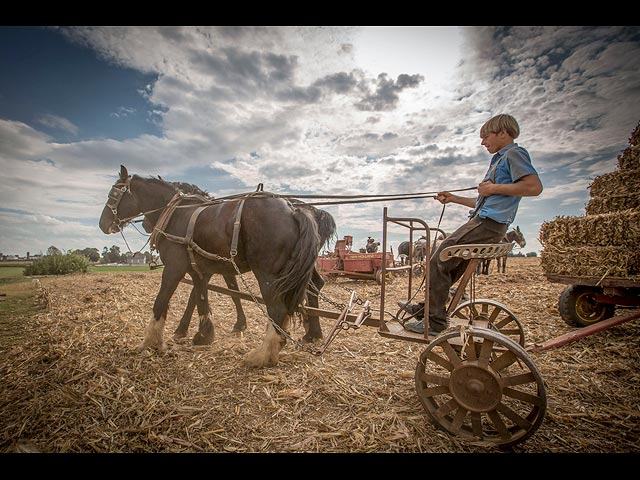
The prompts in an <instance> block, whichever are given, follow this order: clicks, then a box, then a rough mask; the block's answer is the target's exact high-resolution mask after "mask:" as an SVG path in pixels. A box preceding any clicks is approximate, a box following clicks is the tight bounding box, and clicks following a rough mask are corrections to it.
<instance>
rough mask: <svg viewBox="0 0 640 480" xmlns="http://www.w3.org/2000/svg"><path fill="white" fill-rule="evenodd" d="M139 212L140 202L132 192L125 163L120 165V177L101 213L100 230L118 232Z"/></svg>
mask: <svg viewBox="0 0 640 480" xmlns="http://www.w3.org/2000/svg"><path fill="white" fill-rule="evenodd" d="M139 213H140V209H139V208H138V202H136V200H135V198H134V197H133V195H132V194H131V175H129V172H128V171H127V169H126V167H125V166H124V165H120V178H118V180H117V181H116V183H114V184H113V186H112V187H111V190H109V196H108V199H107V203H106V204H105V206H104V208H103V209H102V215H100V222H99V226H100V230H102V231H103V232H104V233H117V232H119V231H120V230H122V227H123V226H124V224H126V223H127V222H128V221H129V220H130V219H131V218H133V217H135V216H137V215H138V214H139Z"/></svg>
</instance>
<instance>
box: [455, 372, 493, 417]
mask: <svg viewBox="0 0 640 480" xmlns="http://www.w3.org/2000/svg"><path fill="white" fill-rule="evenodd" d="M449 389H450V392H451V394H452V395H453V397H454V399H455V400H456V401H457V402H458V403H459V404H460V405H461V406H462V407H463V408H465V409H467V410H470V411H472V412H488V411H491V410H493V409H495V408H496V406H497V405H498V404H499V403H500V399H501V398H502V391H501V388H500V381H499V378H498V376H497V375H496V374H495V373H493V372H491V371H490V370H488V369H486V368H483V367H479V366H478V365H474V364H467V365H461V366H460V367H458V368H456V369H455V370H453V372H451V378H450V384H449Z"/></svg>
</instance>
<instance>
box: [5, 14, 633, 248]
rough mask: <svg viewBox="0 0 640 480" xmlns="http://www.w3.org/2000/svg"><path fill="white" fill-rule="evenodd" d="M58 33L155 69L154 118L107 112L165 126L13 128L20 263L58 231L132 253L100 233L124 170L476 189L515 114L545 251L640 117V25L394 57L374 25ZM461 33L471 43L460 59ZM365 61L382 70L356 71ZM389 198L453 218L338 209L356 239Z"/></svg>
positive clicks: (468, 34)
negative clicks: (113, 133)
mask: <svg viewBox="0 0 640 480" xmlns="http://www.w3.org/2000/svg"><path fill="white" fill-rule="evenodd" d="M57 31H59V32H60V33H61V34H62V35H64V37H65V38H66V39H68V40H69V41H71V42H73V44H74V45H77V46H79V48H82V49H83V51H84V52H86V51H89V52H91V53H92V54H95V55H97V56H98V57H99V58H101V59H102V60H103V61H104V62H108V63H109V64H111V65H114V68H120V67H125V68H129V69H133V70H135V71H137V72H144V73H147V74H152V76H153V78H154V79H155V80H154V81H149V82H145V83H144V85H138V86H137V87H136V88H138V89H139V90H138V92H139V94H140V95H141V97H142V98H144V99H146V100H147V101H148V105H149V109H148V111H147V112H142V111H141V110H135V109H133V108H132V107H131V106H129V105H123V104H122V103H116V104H113V105H111V106H110V109H109V110H108V112H111V118H112V119H116V120H119V121H121V122H125V121H128V120H130V119H132V118H139V119H141V121H148V122H151V123H153V124H154V125H157V126H158V127H159V132H160V133H159V134H158V135H150V134H143V135H136V136H134V137H133V138H128V139H126V140H115V139H113V138H102V137H92V139H91V140H82V141H69V140H68V139H65V140H61V138H58V137H56V136H55V135H56V133H55V132H56V131H60V132H65V133H68V134H72V135H77V134H79V133H81V132H82V130H83V124H81V123H77V124H74V123H73V122H71V121H69V120H67V119H66V118H65V116H61V115H58V114H57V112H51V111H37V112H34V116H33V118H34V120H33V123H29V122H26V123H25V121H17V120H15V119H12V118H0V168H2V171H3V181H2V182H3V183H2V189H1V191H0V204H1V205H2V208H0V214H2V217H3V218H2V219H0V220H4V221H5V222H6V223H5V224H6V225H12V227H11V228H9V227H7V229H3V230H2V235H1V236H0V249H1V250H2V251H3V253H7V252H9V253H23V252H22V251H23V250H24V249H25V246H26V245H27V243H25V242H26V240H25V239H29V240H28V245H29V246H28V248H29V249H31V250H32V251H36V250H38V249H40V250H46V248H47V247H48V246H49V245H50V244H51V243H54V240H53V239H54V238H58V237H57V235H60V238H62V239H64V243H65V244H66V245H63V244H62V243H63V241H62V240H61V242H60V243H61V244H60V245H58V246H59V247H61V248H85V247H88V246H90V247H96V248H99V249H101V247H102V246H104V245H106V244H108V245H112V244H118V245H120V246H121V248H124V247H125V246H124V244H122V243H119V242H121V240H120V239H119V238H116V237H106V236H104V235H102V234H101V233H100V232H98V231H97V227H96V224H97V218H98V216H99V215H100V212H101V210H102V207H103V205H104V202H105V200H106V194H107V192H108V190H109V187H110V186H111V184H112V183H113V182H114V181H115V177H116V174H117V172H118V169H119V165H120V164H124V165H126V166H127V167H128V168H129V171H130V172H131V173H138V174H141V175H162V176H163V178H167V179H169V180H175V181H178V180H179V181H186V182H189V183H195V184H197V185H198V186H200V187H201V188H203V189H206V190H209V191H213V192H215V193H216V194H217V195H223V194H227V193H239V192H241V191H250V190H253V189H254V188H255V186H256V185H257V184H258V183H263V184H264V185H265V188H266V189H268V190H270V191H274V192H280V193H293V192H298V193H299V192H303V193H318V194H356V193H367V194H374V193H402V192H425V191H438V190H445V189H446V190H456V189H465V188H471V187H474V186H476V185H477V183H478V181H479V179H480V178H481V177H482V175H483V173H484V172H485V170H486V168H487V163H488V161H489V158H490V155H488V154H487V152H486V150H485V149H484V148H482V147H481V146H480V139H479V133H478V132H479V128H480V126H481V125H482V124H483V122H485V121H486V120H487V119H488V118H490V117H491V116H492V115H494V114H497V113H502V112H509V113H513V114H514V115H515V116H516V117H517V118H518V120H519V122H520V126H521V131H522V134H521V138H519V139H518V140H517V141H518V142H520V143H521V144H522V145H523V146H524V147H525V148H527V149H528V151H529V152H530V153H531V155H532V158H533V161H534V165H535V166H536V168H537V169H538V171H539V172H540V175H541V178H542V180H543V184H544V186H545V190H544V192H543V194H542V195H541V196H540V197H538V198H535V199H524V200H523V201H522V204H521V209H520V211H519V214H518V219H517V221H518V222H519V224H520V225H521V228H523V229H524V230H525V235H526V236H527V237H528V246H527V249H529V248H531V250H536V249H538V248H539V244H538V243H537V241H536V240H535V237H537V228H538V227H539V225H540V223H542V221H543V220H544V219H552V218H553V217H554V216H555V215H557V214H571V215H575V214H581V213H583V212H584V204H585V203H586V201H587V200H588V195H589V192H588V189H587V186H588V184H589V183H590V182H591V181H592V180H593V178H594V177H595V176H597V175H601V174H603V173H606V172H608V171H611V170H613V169H614V168H615V158H616V156H617V154H618V153H619V152H620V150H622V149H623V148H624V147H625V146H626V143H627V139H628V136H629V134H630V132H631V130H632V129H633V128H634V127H635V126H636V125H637V123H638V120H640V118H639V116H638V112H639V111H640V33H639V32H638V29H637V28H635V27H499V28H498V27H467V28H462V29H460V30H454V29H449V30H446V31H444V30H442V31H437V29H434V30H428V32H427V33H428V34H429V35H425V34H424V33H425V32H424V29H411V30H407V31H401V32H400V33H402V34H403V35H405V36H406V43H404V44H403V46H402V48H396V49H395V50H392V51H391V54H390V55H391V56H392V57H393V58H392V60H394V62H393V63H392V62H391V61H389V63H388V64H387V65H384V64H383V63H382V62H383V60H385V56H388V55H389V53H388V52H386V51H383V50H382V47H380V48H379V49H378V50H376V49H373V48H370V49H369V54H370V55H371V56H370V57H366V56H365V55H363V50H364V48H363V45H362V44H361V43H359V42H360V41H362V40H361V39H362V38H363V37H362V35H361V34H362V32H363V31H365V30H364V29H362V28H355V27H354V28H345V27H327V28H324V27H323V28H320V27H202V28H201V27H63V28H60V29H58V30H57ZM366 32H367V35H368V37H367V38H374V37H375V35H382V36H384V38H383V37H381V38H380V43H379V45H381V46H385V45H388V44H389V42H388V39H389V38H390V37H388V36H389V35H391V34H392V33H393V32H391V31H390V30H389V29H368V30H366ZM418 34H420V35H421V36H416V37H415V39H416V40H415V41H412V40H413V37H411V36H412V35H418ZM438 35H442V39H443V40H442V41H441V43H442V44H441V45H438V42H437V41H435V40H434V39H436V38H437V37H438ZM459 35H462V36H463V38H464V42H460V44H461V45H462V46H461V48H460V51H459V52H454V51H453V50H451V45H452V44H453V40H455V39H456V38H458V36H459ZM431 37H433V38H431ZM403 38H404V37H403ZM427 40H428V41H430V42H431V44H429V45H426V44H425V43H424V42H426V41H427ZM421 42H422V43H421ZM427 47H429V48H427ZM438 47H440V48H438ZM445 47H447V48H446V52H447V55H446V56H445V57H446V58H444V59H439V58H438V57H437V55H436V53H437V52H438V51H439V50H442V49H443V48H445ZM425 52H429V53H428V54H426V53H425ZM409 54H412V55H414V57H412V58H418V59H423V60H424V63H421V64H420V65H421V67H420V68H418V67H416V65H417V62H411V61H408V62H406V63H405V64H404V65H402V67H401V68H403V69H404V70H403V71H401V72H394V73H389V72H393V71H394V70H393V68H391V67H394V68H395V69H396V70H397V69H398V68H399V67H397V65H398V60H400V59H402V57H403V56H404V55H409ZM362 58H373V59H374V60H375V61H376V63H373V61H372V63H363V62H362V61H360V62H358V61H356V60H357V59H362ZM454 59H455V61H453V60H454ZM390 60H391V59H390ZM424 65H426V67H425V66H424ZM434 79H438V82H436V81H435V80H434ZM1 93H2V92H0V94H1ZM44 127H47V129H46V132H47V133H48V135H45V134H44V133H43V132H41V131H40V130H39V129H40V128H44ZM119 138H120V137H119ZM465 194H468V195H469V196H473V195H475V192H474V191H469V192H466V193H465ZM385 205H386V206H389V208H393V210H394V211H395V212H398V214H401V215H414V216H420V217H422V218H425V219H427V220H428V221H429V222H433V221H436V220H437V219H438V218H439V217H440V213H441V212H442V205H440V204H439V203H438V202H436V201H434V200H433V199H424V200H420V201H406V202H389V203H388V204H387V203H385V202H381V203H376V204H359V205H340V206H331V207H327V209H328V210H329V211H330V212H331V213H332V214H334V215H335V216H336V221H337V223H338V225H339V228H340V229H341V230H340V234H342V235H344V234H354V235H355V236H356V240H358V238H364V239H366V237H367V236H368V235H374V236H375V235H378V236H379V234H380V229H381V222H380V218H381V213H380V212H381V209H382V208H383V207H384V206H385ZM467 210H468V209H466V208H462V207H459V206H448V207H447V208H446V213H445V215H444V217H443V221H442V225H443V226H445V227H446V229H448V230H452V229H453V228H455V227H456V226H458V225H459V224H460V223H461V222H463V221H464V220H465V218H466V215H467ZM51 220H55V221H57V222H61V223H60V224H55V222H51ZM524 222H526V223H524ZM29 225H33V228H34V229H35V230H33V231H32V232H31V233H29V232H30V230H29ZM523 225H524V226H523ZM74 231H75V232H76V235H75V236H74V234H73V233H72V232H74ZM34 232H35V233H34ZM54 235H55V236H54ZM49 239H52V240H49ZM529 239H530V241H529ZM393 241H396V242H397V241H398V238H394V239H393Z"/></svg>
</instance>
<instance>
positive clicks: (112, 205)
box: [107, 175, 131, 226]
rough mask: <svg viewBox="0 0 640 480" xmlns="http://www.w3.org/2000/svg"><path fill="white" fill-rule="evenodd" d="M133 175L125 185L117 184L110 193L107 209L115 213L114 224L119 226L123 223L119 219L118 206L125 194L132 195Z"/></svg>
mask: <svg viewBox="0 0 640 480" xmlns="http://www.w3.org/2000/svg"><path fill="white" fill-rule="evenodd" d="M130 184H131V175H129V176H128V177H127V179H126V180H125V182H124V183H116V184H114V185H113V186H112V187H111V190H110V191H109V199H108V200H107V207H109V209H110V210H111V212H112V213H113V223H114V224H116V225H117V226H120V224H121V223H122V222H123V221H122V220H121V219H120V218H118V206H119V205H120V201H121V200H122V197H124V194H125V193H129V194H130V193H131V185H130Z"/></svg>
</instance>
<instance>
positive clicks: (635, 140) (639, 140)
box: [629, 122, 640, 147]
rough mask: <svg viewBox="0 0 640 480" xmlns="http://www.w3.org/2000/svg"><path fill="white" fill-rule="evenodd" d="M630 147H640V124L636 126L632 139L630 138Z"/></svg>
mask: <svg viewBox="0 0 640 480" xmlns="http://www.w3.org/2000/svg"><path fill="white" fill-rule="evenodd" d="M629 145H631V146H633V147H637V146H638V145H640V122H638V125H636V128H635V130H634V131H633V132H631V137H629Z"/></svg>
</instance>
